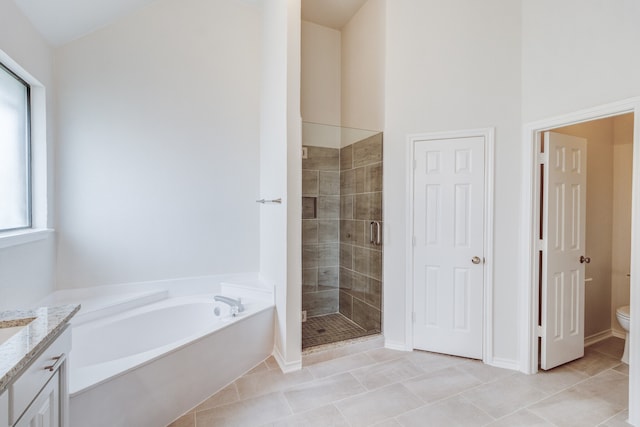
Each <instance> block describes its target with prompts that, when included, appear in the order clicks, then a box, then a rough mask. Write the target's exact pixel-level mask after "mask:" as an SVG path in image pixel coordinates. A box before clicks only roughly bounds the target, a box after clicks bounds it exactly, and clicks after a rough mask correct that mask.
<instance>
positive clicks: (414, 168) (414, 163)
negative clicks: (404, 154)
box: [413, 160, 418, 170]
mask: <svg viewBox="0 0 640 427" xmlns="http://www.w3.org/2000/svg"><path fill="white" fill-rule="evenodd" d="M416 169H418V161H417V160H414V161H413V170H416Z"/></svg>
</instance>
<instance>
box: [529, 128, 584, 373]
mask: <svg viewBox="0 0 640 427" xmlns="http://www.w3.org/2000/svg"><path fill="white" fill-rule="evenodd" d="M544 164H545V167H544V180H543V190H542V200H543V210H542V221H543V226H542V227H543V228H542V230H543V232H542V240H543V241H542V248H543V256H542V277H541V287H542V295H541V304H542V307H541V308H542V311H541V323H542V325H541V326H542V343H541V344H542V348H541V354H540V367H541V368H542V369H551V368H554V367H556V366H558V365H562V364H563V363H567V362H570V361H571V360H575V359H578V358H580V357H582V356H583V355H584V272H585V264H584V263H583V261H585V259H584V256H585V255H586V254H585V235H586V234H585V231H586V202H587V140H586V139H584V138H578V137H575V136H569V135H562V134H558V133H553V132H545V134H544ZM581 257H583V258H582V260H581ZM587 262H588V260H587Z"/></svg>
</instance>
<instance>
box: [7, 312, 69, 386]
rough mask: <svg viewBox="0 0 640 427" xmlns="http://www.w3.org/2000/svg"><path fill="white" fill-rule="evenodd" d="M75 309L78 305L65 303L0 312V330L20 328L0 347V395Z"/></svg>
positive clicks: (54, 335) (60, 328)
mask: <svg viewBox="0 0 640 427" xmlns="http://www.w3.org/2000/svg"><path fill="white" fill-rule="evenodd" d="M79 310H80V305H79V304H69V305H62V306H54V307H40V308H37V309H34V310H8V311H3V312H0V330H1V329H5V328H13V327H23V328H22V329H21V330H19V331H17V332H16V333H15V334H13V335H12V336H11V337H9V338H8V339H7V340H6V341H4V342H3V343H2V344H0V393H2V392H3V391H5V389H6V388H7V386H8V385H9V383H11V382H12V381H13V379H14V378H16V376H17V375H19V374H20V373H21V371H22V370H23V369H24V368H25V367H26V366H27V365H28V364H29V363H30V362H31V360H33V358H34V357H35V356H37V355H38V354H39V353H40V352H41V351H42V349H44V348H45V347H46V346H47V344H48V343H49V342H51V341H53V340H54V339H55V338H56V337H57V336H58V335H59V334H60V333H61V332H62V330H63V329H64V326H65V325H66V324H67V322H69V320H71V318H72V317H73V316H74V315H75V314H76V313H77V312H78V311H79Z"/></svg>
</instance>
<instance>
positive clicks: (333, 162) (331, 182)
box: [301, 122, 383, 349]
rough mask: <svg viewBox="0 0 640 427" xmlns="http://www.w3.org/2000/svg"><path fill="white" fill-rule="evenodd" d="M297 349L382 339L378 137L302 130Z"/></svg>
mask: <svg viewBox="0 0 640 427" xmlns="http://www.w3.org/2000/svg"><path fill="white" fill-rule="evenodd" d="M302 143H303V147H304V148H305V150H304V151H305V152H306V156H303V158H302V254H301V256H302V310H303V311H306V314H307V320H306V322H303V324H302V347H303V349H307V348H310V347H315V346H318V345H323V344H329V343H334V342H339V341H344V340H349V339H353V338H358V337H362V336H367V335H373V334H378V333H380V332H381V329H382V325H381V322H382V321H381V319H382V286H383V283H382V253H383V241H382V234H383V233H382V226H383V218H382V171H383V167H382V166H383V165H382V133H381V132H379V131H368V130H361V129H349V128H344V127H338V126H329V125H321V124H315V123H308V122H305V123H303V127H302Z"/></svg>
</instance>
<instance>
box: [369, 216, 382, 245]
mask: <svg viewBox="0 0 640 427" xmlns="http://www.w3.org/2000/svg"><path fill="white" fill-rule="evenodd" d="M374 226H375V228H376V230H375V237H374V231H373V227H374ZM380 236H381V227H380V221H371V223H370V224H369V243H371V244H372V245H376V246H380V245H381V244H382V240H381V237H380Z"/></svg>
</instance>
